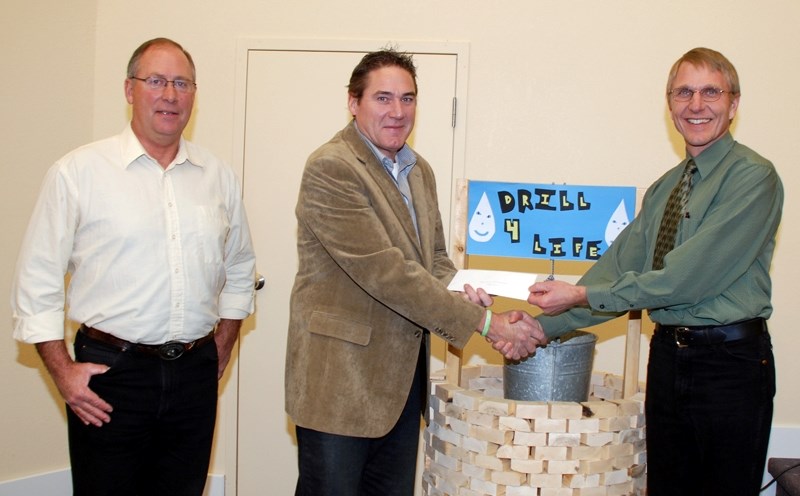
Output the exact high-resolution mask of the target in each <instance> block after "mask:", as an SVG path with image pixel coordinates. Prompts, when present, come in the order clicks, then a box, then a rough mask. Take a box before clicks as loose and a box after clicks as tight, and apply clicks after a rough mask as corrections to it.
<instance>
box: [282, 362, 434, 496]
mask: <svg viewBox="0 0 800 496" xmlns="http://www.w3.org/2000/svg"><path fill="white" fill-rule="evenodd" d="M423 350H424V347H423ZM424 360H425V353H424V351H422V350H421V351H420V357H419V360H418V363H417V372H416V374H415V376H414V381H413V383H412V386H411V391H410V392H409V394H408V399H407V401H406V405H405V408H404V409H403V412H402V413H401V415H400V418H399V419H398V421H397V423H396V424H395V426H394V427H393V428H392V430H391V431H390V432H389V433H388V434H386V435H385V436H383V437H380V438H361V437H350V436H340V435H336V434H329V433H326V432H319V431H315V430H311V429H305V428H303V427H299V426H298V427H297V449H298V466H299V469H300V476H299V478H298V480H297V488H296V490H295V496H411V495H413V494H414V480H415V473H416V468H417V449H418V447H419V430H420V419H421V417H420V413H421V410H422V405H423V403H422V402H423V399H424V395H425V394H426V390H427V387H426V384H427V380H428V378H427V369H426V367H425V363H424ZM368 407H369V406H368V405H364V408H368Z"/></svg>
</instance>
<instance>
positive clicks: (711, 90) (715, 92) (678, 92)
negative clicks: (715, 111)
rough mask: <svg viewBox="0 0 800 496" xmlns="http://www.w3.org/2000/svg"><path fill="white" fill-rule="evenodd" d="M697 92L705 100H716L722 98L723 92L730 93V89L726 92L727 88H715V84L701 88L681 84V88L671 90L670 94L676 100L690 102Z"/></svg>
mask: <svg viewBox="0 0 800 496" xmlns="http://www.w3.org/2000/svg"><path fill="white" fill-rule="evenodd" d="M695 93H700V98H702V99H703V101H704V102H716V101H717V100H719V99H720V98H722V94H723V93H730V91H727V92H726V91H725V90H721V89H719V88H715V87H714V86H706V87H705V88H700V89H699V90H695V89H692V88H687V87H686V86H681V87H680V88H675V89H673V90H670V91H669V95H670V96H671V97H672V99H673V100H675V101H676V102H688V101H689V100H691V99H692V98H694V94H695Z"/></svg>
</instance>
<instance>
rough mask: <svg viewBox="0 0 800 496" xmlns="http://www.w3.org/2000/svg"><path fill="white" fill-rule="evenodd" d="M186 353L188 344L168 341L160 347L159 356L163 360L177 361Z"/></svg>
mask: <svg viewBox="0 0 800 496" xmlns="http://www.w3.org/2000/svg"><path fill="white" fill-rule="evenodd" d="M184 351H186V344H184V343H181V342H180V341H167V342H166V343H164V344H162V345H161V346H159V347H158V354H159V356H160V357H161V359H162V360H177V359H178V358H180V357H181V355H183V352H184Z"/></svg>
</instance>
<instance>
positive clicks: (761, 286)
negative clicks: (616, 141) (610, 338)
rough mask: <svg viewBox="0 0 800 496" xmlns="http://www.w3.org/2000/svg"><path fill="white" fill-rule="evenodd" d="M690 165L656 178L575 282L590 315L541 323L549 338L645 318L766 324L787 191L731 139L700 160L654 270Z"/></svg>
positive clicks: (766, 165) (576, 313)
mask: <svg viewBox="0 0 800 496" xmlns="http://www.w3.org/2000/svg"><path fill="white" fill-rule="evenodd" d="M689 158H691V157H687V158H686V159H685V160H683V161H682V162H681V163H680V164H678V165H677V166H676V167H675V168H673V169H671V170H670V171H668V172H667V173H666V174H664V175H663V176H662V177H661V178H659V179H658V180H657V181H656V182H655V183H654V184H653V185H652V186H650V188H648V190H647V192H646V193H645V196H644V201H643V202H642V210H641V212H640V213H639V215H638V216H637V217H636V219H634V221H633V222H632V223H631V224H630V225H629V226H628V227H627V228H626V229H625V230H624V231H623V232H622V233H620V235H619V236H618V237H617V239H616V240H615V241H614V243H613V244H612V245H611V247H610V248H609V249H608V251H606V253H604V254H603V256H602V257H601V258H600V260H598V261H597V262H596V263H595V265H593V266H592V268H591V269H589V271H588V272H587V273H586V274H585V275H584V276H583V278H581V280H580V281H579V282H578V284H579V285H581V286H586V288H587V291H586V293H587V298H588V300H589V308H587V307H576V308H573V309H571V310H569V311H567V312H564V313H562V314H560V315H557V316H554V317H545V316H542V317H540V321H541V323H542V326H543V327H544V329H545V333H546V334H547V336H548V337H551V338H552V337H555V336H560V335H561V334H564V333H565V332H568V331H570V330H573V329H578V328H582V327H588V326H591V325H594V324H599V323H601V322H605V321H607V320H609V319H612V318H614V317H617V316H619V315H621V314H622V313H624V312H627V311H629V310H644V309H647V310H648V311H649V314H650V318H651V319H652V320H653V321H654V322H658V323H661V324H664V325H687V326H692V325H716V324H728V323H732V322H738V321H741V320H746V319H750V318H754V317H764V318H769V316H770V315H771V313H772V304H771V302H770V297H771V292H772V286H771V281H770V276H769V268H770V263H771V261H772V254H773V251H774V248H775V233H776V231H777V229H778V224H779V223H780V219H781V210H782V205H783V185H782V184H781V180H780V178H779V177H778V174H777V172H776V171H775V168H774V166H773V165H772V163H771V162H770V161H768V160H767V159H765V158H763V157H761V156H760V155H758V154H757V153H756V152H754V151H753V150H751V149H749V148H747V147H746V146H744V145H741V144H739V143H737V142H735V141H734V140H733V137H732V136H731V135H730V134H726V135H725V136H723V137H722V138H720V139H719V141H717V142H716V143H714V144H713V145H711V146H710V147H709V148H707V149H706V150H704V151H703V152H702V153H701V154H700V155H699V156H697V157H694V160H695V162H696V164H697V168H698V170H697V172H696V173H695V174H694V177H693V178H692V192H691V196H690V198H689V203H688V205H687V207H686V213H685V215H684V217H683V218H682V219H681V222H680V225H679V226H678V234H677V239H676V242H675V248H674V249H673V250H672V251H670V252H669V253H668V254H667V255H666V257H665V259H664V268H663V269H661V270H653V269H652V266H653V251H654V248H655V241H656V236H657V234H658V228H659V225H660V224H661V217H662V214H663V212H664V206H665V205H666V203H667V198H668V197H669V194H670V191H672V188H673V187H674V186H675V184H676V183H677V182H678V181H679V180H680V176H681V173H682V172H683V169H684V166H685V165H686V162H687V161H688V160H689Z"/></svg>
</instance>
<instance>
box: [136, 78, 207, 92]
mask: <svg viewBox="0 0 800 496" xmlns="http://www.w3.org/2000/svg"><path fill="white" fill-rule="evenodd" d="M130 79H135V80H137V81H142V82H143V83H145V84H146V85H147V87H148V88H150V89H151V90H163V89H165V88H166V87H167V85H168V84H169V83H172V87H173V88H175V91H178V92H180V93H192V92H194V90H196V89H197V83H195V82H194V81H187V80H185V79H175V80H174V81H170V80H169V79H167V78H163V77H157V76H150V77H147V78H138V77H135V76H130Z"/></svg>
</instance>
